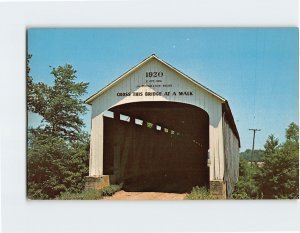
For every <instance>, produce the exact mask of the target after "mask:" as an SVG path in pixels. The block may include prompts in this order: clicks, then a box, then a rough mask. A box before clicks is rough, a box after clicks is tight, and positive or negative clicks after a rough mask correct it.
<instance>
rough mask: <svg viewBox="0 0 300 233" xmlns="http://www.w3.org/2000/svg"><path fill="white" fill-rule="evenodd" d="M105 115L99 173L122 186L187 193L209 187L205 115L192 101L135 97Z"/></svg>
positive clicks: (137, 189) (207, 120)
mask: <svg viewBox="0 0 300 233" xmlns="http://www.w3.org/2000/svg"><path fill="white" fill-rule="evenodd" d="M109 111H111V112H113V113H114V114H113V115H114V116H113V117H105V116H104V143H103V144H104V157H103V169H104V171H103V173H104V175H110V178H111V180H112V181H113V182H114V183H123V188H124V190H125V191H156V192H177V193H183V192H189V191H191V189H192V187H194V186H197V185H198V186H208V184H209V169H208V167H207V156H208V148H209V116H208V114H207V113H206V112H205V111H204V110H202V109H200V108H198V107H195V106H193V105H189V104H183V103H176V102H161V101H155V102H136V103H128V104H123V105H119V106H115V107H113V108H111V109H109Z"/></svg>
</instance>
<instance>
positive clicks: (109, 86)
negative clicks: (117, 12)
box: [84, 54, 226, 104]
mask: <svg viewBox="0 0 300 233" xmlns="http://www.w3.org/2000/svg"><path fill="white" fill-rule="evenodd" d="M152 59H156V60H157V61H159V62H161V63H162V64H164V65H165V66H167V67H169V68H170V69H171V70H173V71H174V72H176V73H177V74H179V75H180V76H182V77H184V78H186V79H187V80H189V81H190V82H192V83H193V84H195V85H196V86H198V87H200V88H202V89H203V90H205V91H207V92H209V93H210V94H212V95H213V96H215V97H216V98H218V99H219V100H221V101H222V102H225V101H226V99H225V98H223V97H222V96H220V95H218V94H217V93H215V92H213V91H212V90H210V89H208V88H207V87H205V86H203V85H202V84H200V83H198V82H197V81H196V80H194V79H192V78H191V77H189V76H188V75H186V74H184V73H183V72H181V71H180V70H178V69H176V68H175V67H173V66H172V65H170V64H169V63H167V62H165V61H163V60H162V59H160V58H159V57H157V56H156V55H155V54H152V55H150V56H149V57H147V58H146V59H144V60H143V61H141V62H140V63H138V64H137V65H136V66H134V67H132V68H131V69H130V70H128V71H126V72H125V73H124V74H122V75H121V76H120V77H118V78H117V79H115V80H114V81H112V82H111V83H109V84H108V85H107V86H105V87H104V88H102V89H100V90H99V91H98V92H96V93H95V94H93V95H92V96H90V97H89V98H87V99H86V100H85V101H84V102H85V103H86V104H91V103H92V102H93V100H95V99H96V98H97V97H98V96H100V95H102V94H103V93H105V92H106V91H108V90H109V89H110V88H111V87H112V86H114V85H115V84H117V83H118V82H120V81H121V80H123V79H125V78H126V77H128V76H129V75H130V74H132V73H133V72H134V71H136V70H137V69H138V68H140V67H141V66H143V65H144V64H145V63H147V62H149V61H150V60H152Z"/></svg>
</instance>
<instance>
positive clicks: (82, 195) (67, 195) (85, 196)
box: [56, 184, 122, 200]
mask: <svg viewBox="0 0 300 233" xmlns="http://www.w3.org/2000/svg"><path fill="white" fill-rule="evenodd" d="M121 189H122V184H120V185H117V184H113V185H110V186H107V187H104V188H102V189H100V190H96V189H85V190H83V191H82V192H70V191H67V192H64V193H62V194H61V195H60V196H58V197H56V199H58V200H100V199H103V197H104V196H112V195H113V194H115V193H116V192H118V191H120V190H121Z"/></svg>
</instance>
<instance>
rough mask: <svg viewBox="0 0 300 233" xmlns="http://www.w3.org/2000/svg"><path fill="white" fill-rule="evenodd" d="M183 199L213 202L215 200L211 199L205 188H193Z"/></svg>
mask: <svg viewBox="0 0 300 233" xmlns="http://www.w3.org/2000/svg"><path fill="white" fill-rule="evenodd" d="M185 199H187V200H214V199H217V198H215V197H213V196H212V195H211V194H210V193H209V190H208V189H207V188H206V187H199V186H196V187H193V189H192V191H191V193H189V194H187V195H186V197H185Z"/></svg>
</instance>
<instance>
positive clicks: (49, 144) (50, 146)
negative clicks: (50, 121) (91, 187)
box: [27, 130, 89, 199]
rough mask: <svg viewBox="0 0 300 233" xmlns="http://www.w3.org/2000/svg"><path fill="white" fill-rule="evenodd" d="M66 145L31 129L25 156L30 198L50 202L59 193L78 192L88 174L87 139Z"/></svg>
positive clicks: (55, 138) (81, 188)
mask: <svg viewBox="0 0 300 233" xmlns="http://www.w3.org/2000/svg"><path fill="white" fill-rule="evenodd" d="M84 137H86V138H85V139H84ZM82 139H83V140H81V141H74V142H72V143H69V144H66V143H65V141H64V140H63V139H61V138H59V137H57V136H53V135H48V134H47V133H45V131H44V130H31V131H30V133H29V141H30V147H29V148H28V157H27V187H28V198H29V199H51V198H55V197H56V196H57V195H59V194H60V193H62V192H66V191H69V192H79V191H81V190H83V188H84V177H85V176H86V175H87V174H88V150H89V146H88V143H87V141H88V138H87V135H84V136H82Z"/></svg>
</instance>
